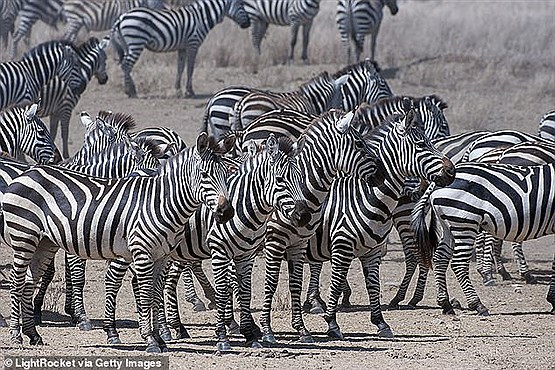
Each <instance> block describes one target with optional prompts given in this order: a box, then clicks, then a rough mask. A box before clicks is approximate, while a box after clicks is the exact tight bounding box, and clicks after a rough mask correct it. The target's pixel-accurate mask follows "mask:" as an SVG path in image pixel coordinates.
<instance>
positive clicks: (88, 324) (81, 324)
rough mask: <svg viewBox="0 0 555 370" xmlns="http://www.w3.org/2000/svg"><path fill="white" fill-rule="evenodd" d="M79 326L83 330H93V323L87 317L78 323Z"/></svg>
mask: <svg viewBox="0 0 555 370" xmlns="http://www.w3.org/2000/svg"><path fill="white" fill-rule="evenodd" d="M77 327H78V328H79V330H81V331H91V330H92V328H93V327H92V323H91V321H90V320H89V319H85V320H82V321H81V322H79V324H78V325H77Z"/></svg>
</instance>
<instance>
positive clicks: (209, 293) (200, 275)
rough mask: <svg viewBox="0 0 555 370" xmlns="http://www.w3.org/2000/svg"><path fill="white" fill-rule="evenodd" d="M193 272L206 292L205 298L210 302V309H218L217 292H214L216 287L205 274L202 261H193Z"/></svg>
mask: <svg viewBox="0 0 555 370" xmlns="http://www.w3.org/2000/svg"><path fill="white" fill-rule="evenodd" d="M191 271H193V274H194V275H195V277H196V278H197V280H198V282H199V283H200V286H201V287H202V290H203V291H204V296H205V297H206V299H208V300H209V301H210V303H209V304H208V309H209V310H213V309H214V308H216V291H215V290H214V287H213V286H212V284H211V283H210V281H209V280H208V277H207V276H206V274H205V273H204V269H203V268H202V261H192V262H191Z"/></svg>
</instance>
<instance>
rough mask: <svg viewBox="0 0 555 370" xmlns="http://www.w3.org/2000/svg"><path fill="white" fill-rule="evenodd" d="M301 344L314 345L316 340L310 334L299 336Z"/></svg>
mask: <svg viewBox="0 0 555 370" xmlns="http://www.w3.org/2000/svg"><path fill="white" fill-rule="evenodd" d="M299 342H300V343H314V338H312V335H311V334H310V333H308V334H301V335H300V336H299Z"/></svg>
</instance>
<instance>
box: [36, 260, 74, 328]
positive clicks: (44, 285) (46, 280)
mask: <svg viewBox="0 0 555 370" xmlns="http://www.w3.org/2000/svg"><path fill="white" fill-rule="evenodd" d="M54 262H55V260H54V259H52V262H50V265H48V268H47V269H46V271H45V272H44V275H43V276H42V280H41V282H40V286H39V290H38V292H37V294H36V295H35V299H34V301H33V317H34V320H35V325H40V324H42V305H43V304H44V297H45V296H46V290H47V289H48V286H49V285H50V283H51V282H52V279H53V278H54V273H55V272H56V267H55V266H54ZM66 290H67V288H66Z"/></svg>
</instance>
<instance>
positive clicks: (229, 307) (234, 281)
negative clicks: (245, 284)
mask: <svg viewBox="0 0 555 370" xmlns="http://www.w3.org/2000/svg"><path fill="white" fill-rule="evenodd" d="M228 270H229V277H230V278H229V293H228V295H229V299H228V300H227V304H226V306H225V317H224V322H225V326H226V328H227V332H228V333H229V334H230V335H235V334H241V331H240V327H239V324H238V323H237V321H235V318H234V317H233V297H237V299H239V281H238V278H237V269H236V268H235V263H233V262H230V263H229V265H228Z"/></svg>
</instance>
